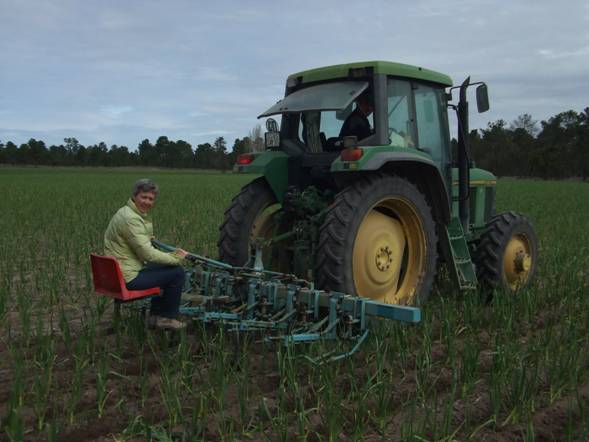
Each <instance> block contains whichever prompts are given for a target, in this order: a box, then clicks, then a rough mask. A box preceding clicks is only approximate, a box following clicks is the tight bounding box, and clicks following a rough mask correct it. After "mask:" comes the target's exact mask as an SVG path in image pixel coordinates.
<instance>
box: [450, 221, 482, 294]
mask: <svg viewBox="0 0 589 442" xmlns="http://www.w3.org/2000/svg"><path fill="white" fill-rule="evenodd" d="M445 239H446V243H447V247H448V250H449V251H450V253H451V254H452V263H453V265H451V266H449V267H450V273H452V277H453V278H454V280H455V282H456V283H457V284H458V287H459V288H460V290H474V289H476V288H477V284H478V283H477V276H476V272H475V269H474V265H473V263H472V260H471V258H470V251H469V249H468V244H467V242H466V238H465V237H464V230H462V224H461V223H460V219H459V218H452V220H451V221H450V224H449V225H448V227H447V228H446V235H445Z"/></svg>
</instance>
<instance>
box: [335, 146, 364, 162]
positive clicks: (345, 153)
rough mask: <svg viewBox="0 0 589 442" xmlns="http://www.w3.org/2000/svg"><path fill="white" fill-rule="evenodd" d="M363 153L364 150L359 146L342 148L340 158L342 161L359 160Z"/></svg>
mask: <svg viewBox="0 0 589 442" xmlns="http://www.w3.org/2000/svg"><path fill="white" fill-rule="evenodd" d="M363 153H364V151H363V150H362V149H360V148H359V147H354V148H348V149H344V150H342V153H341V155H340V158H341V159H342V161H358V160H359V159H360V158H361V157H362V154H363Z"/></svg>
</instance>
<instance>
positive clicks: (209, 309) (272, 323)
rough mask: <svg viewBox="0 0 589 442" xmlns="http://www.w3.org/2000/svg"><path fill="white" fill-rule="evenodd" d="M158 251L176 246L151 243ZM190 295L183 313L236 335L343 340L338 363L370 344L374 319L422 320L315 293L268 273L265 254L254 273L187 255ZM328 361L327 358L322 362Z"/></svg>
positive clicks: (411, 311)
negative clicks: (346, 344) (193, 297)
mask: <svg viewBox="0 0 589 442" xmlns="http://www.w3.org/2000/svg"><path fill="white" fill-rule="evenodd" d="M153 245H154V246H155V247H157V248H158V249H160V250H163V251H167V252H172V251H174V250H175V248H174V247H172V246H170V245H167V244H164V243H161V242H159V241H153ZM186 259H187V260H189V261H190V262H191V265H190V266H187V268H186V272H187V276H188V278H187V282H186V287H185V292H186V293H192V294H195V295H198V296H197V298H198V300H199V301H200V303H199V304H198V305H192V304H193V302H189V303H188V304H185V305H183V306H182V307H181V309H180V313H182V314H184V315H187V316H189V317H191V318H192V319H195V320H199V321H202V322H203V323H215V324H219V325H221V326H223V327H224V328H225V329H227V330H229V331H233V332H251V331H262V332H263V333H265V334H267V336H265V337H264V338H263V339H264V341H266V342H271V341H279V342H281V343H282V344H284V345H292V344H297V343H310V342H316V341H321V340H335V339H339V340H345V341H348V342H349V343H350V344H351V345H352V347H351V349H350V350H349V351H347V352H344V353H341V354H338V355H334V356H332V355H329V356H328V357H327V359H329V360H331V361H334V360H338V359H342V358H345V357H347V356H350V355H352V354H353V353H354V352H356V350H357V349H358V348H359V347H360V345H361V344H362V342H363V341H364V340H365V339H366V337H367V336H368V334H369V330H370V323H371V321H370V319H371V318H382V319H392V320H395V321H401V322H406V323H417V322H420V320H421V310H420V309H419V308H417V307H406V306H400V305H392V304H384V303H381V302H377V301H372V300H370V299H368V298H362V297H357V296H350V295H347V294H344V293H339V292H326V291H323V290H317V289H315V288H314V287H313V283H311V282H309V281H306V280H303V279H300V278H298V277H296V276H295V275H291V274H285V273H279V272H273V271H269V270H264V269H263V267H262V264H261V262H262V260H261V249H259V248H258V250H257V251H256V260H255V263H256V264H255V265H254V267H253V268H250V267H233V266H231V265H229V264H226V263H223V262H220V261H216V260H213V259H210V258H206V257H204V256H199V255H196V254H192V253H189V254H188V256H187V258H186ZM322 359H325V358H322Z"/></svg>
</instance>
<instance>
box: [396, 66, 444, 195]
mask: <svg viewBox="0 0 589 442" xmlns="http://www.w3.org/2000/svg"><path fill="white" fill-rule="evenodd" d="M387 90H388V103H387V105H388V133H389V143H390V145H391V146H396V147H406V148H415V149H418V150H420V151H422V152H426V153H427V154H429V155H430V156H431V159H432V160H433V162H434V163H435V164H436V166H437V167H438V169H439V170H440V174H441V175H442V176H443V177H445V179H446V184H447V185H449V184H450V183H449V180H450V178H451V175H450V174H451V169H450V168H449V164H450V145H449V132H448V115H447V111H446V103H445V101H444V100H445V98H444V97H445V95H444V89H443V88H442V87H435V86H430V85H427V84H423V83H417V82H413V81H410V80H406V79H399V78H389V79H388V84H387Z"/></svg>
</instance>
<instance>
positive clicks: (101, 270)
mask: <svg viewBox="0 0 589 442" xmlns="http://www.w3.org/2000/svg"><path fill="white" fill-rule="evenodd" d="M90 261H91V263H92V279H93V281H94V290H95V291H96V292H97V293H102V294H104V295H110V296H115V297H122V296H123V295H124V294H125V292H126V286H125V280H124V279H123V274H122V272H121V268H120V267H119V263H118V262H117V260H116V259H115V258H114V257H112V256H100V255H96V254H95V253H91V254H90Z"/></svg>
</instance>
